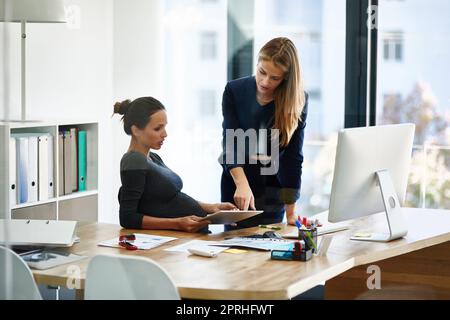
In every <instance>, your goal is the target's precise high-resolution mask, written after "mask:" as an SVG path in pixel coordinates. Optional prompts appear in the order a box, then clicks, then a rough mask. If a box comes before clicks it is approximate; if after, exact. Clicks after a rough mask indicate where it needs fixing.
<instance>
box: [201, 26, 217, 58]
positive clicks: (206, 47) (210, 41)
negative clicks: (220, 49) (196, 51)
mask: <svg viewBox="0 0 450 320" xmlns="http://www.w3.org/2000/svg"><path fill="white" fill-rule="evenodd" d="M200 37H201V40H200V56H201V59H202V60H214V59H216V56H217V34H216V33H215V32H209V31H208V32H202V33H201V34H200Z"/></svg>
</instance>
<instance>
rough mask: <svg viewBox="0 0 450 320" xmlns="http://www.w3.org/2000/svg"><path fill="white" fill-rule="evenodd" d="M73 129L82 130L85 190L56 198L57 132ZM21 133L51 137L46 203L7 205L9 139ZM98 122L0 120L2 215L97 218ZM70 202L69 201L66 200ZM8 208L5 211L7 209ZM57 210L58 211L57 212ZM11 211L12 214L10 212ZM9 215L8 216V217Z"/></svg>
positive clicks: (57, 170) (58, 149) (57, 190)
mask: <svg viewBox="0 0 450 320" xmlns="http://www.w3.org/2000/svg"><path fill="white" fill-rule="evenodd" d="M73 127H76V128H78V130H83V131H86V133H87V135H86V139H87V140H86V148H87V150H86V151H87V152H86V154H87V156H86V157H87V158H86V162H87V163H86V176H87V177H88V178H87V179H86V191H79V192H78V191H77V192H74V193H71V194H68V195H59V193H60V190H59V187H60V186H61V184H62V178H61V176H60V175H61V174H60V170H59V169H60V168H61V163H60V158H59V154H60V152H59V151H60V146H59V141H58V133H59V132H60V131H61V130H67V129H69V128H73ZM25 133H43V134H50V135H51V136H53V150H54V151H53V177H54V178H53V182H54V185H53V186H54V197H53V198H51V199H48V200H43V201H35V202H27V203H21V204H15V203H14V204H12V205H9V204H10V197H9V189H10V183H9V181H10V179H9V174H10V172H9V167H10V165H14V164H10V163H9V160H10V158H9V154H10V150H9V139H10V137H11V135H13V134H25ZM98 136H99V123H98V122H97V121H92V120H87V119H84V120H83V119H78V121H75V120H72V121H50V122H48V121H25V122H23V121H18V122H14V121H11V122H5V121H0V181H1V182H2V183H1V184H0V204H4V206H3V208H1V207H0V214H1V210H2V209H5V210H7V211H6V215H8V214H11V213H13V214H14V216H15V217H19V216H20V218H24V217H36V218H37V219H40V218H42V217H44V216H45V217H46V219H48V217H54V218H53V219H59V218H58V217H59V216H60V215H61V216H63V217H70V218H71V219H73V220H78V219H79V218H81V219H83V218H85V219H91V218H90V217H89V216H87V215H86V214H84V211H86V212H89V213H90V216H92V217H95V218H96V217H97V216H98V197H89V196H96V195H98V194H99V191H98V142H99V139H98ZM5 188H6V189H5ZM70 200H73V201H70ZM8 208H9V209H8ZM60 210H61V212H60ZM13 211H14V212H13ZM11 216H12V215H11Z"/></svg>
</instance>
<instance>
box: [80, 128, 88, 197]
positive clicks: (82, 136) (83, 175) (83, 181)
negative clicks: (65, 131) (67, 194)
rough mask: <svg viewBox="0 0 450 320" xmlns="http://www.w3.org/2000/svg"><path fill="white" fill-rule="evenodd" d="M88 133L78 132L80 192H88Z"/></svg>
mask: <svg viewBox="0 0 450 320" xmlns="http://www.w3.org/2000/svg"><path fill="white" fill-rule="evenodd" d="M86 167H87V162H86V131H78V190H79V191H85V190H86Z"/></svg>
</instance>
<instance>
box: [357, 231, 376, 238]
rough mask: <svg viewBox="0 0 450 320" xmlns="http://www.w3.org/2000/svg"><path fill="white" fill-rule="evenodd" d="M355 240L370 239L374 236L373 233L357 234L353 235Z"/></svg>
mask: <svg viewBox="0 0 450 320" xmlns="http://www.w3.org/2000/svg"><path fill="white" fill-rule="evenodd" d="M353 236H354V237H355V238H368V237H370V236H372V234H371V233H367V232H366V233H364V232H357V233H355V234H354V235H353Z"/></svg>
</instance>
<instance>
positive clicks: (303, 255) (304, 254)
mask: <svg viewBox="0 0 450 320" xmlns="http://www.w3.org/2000/svg"><path fill="white" fill-rule="evenodd" d="M312 257H313V254H312V250H302V251H300V254H298V253H296V252H295V251H294V250H272V252H271V253H270V259H272V260H296V261H308V260H311V258H312Z"/></svg>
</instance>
